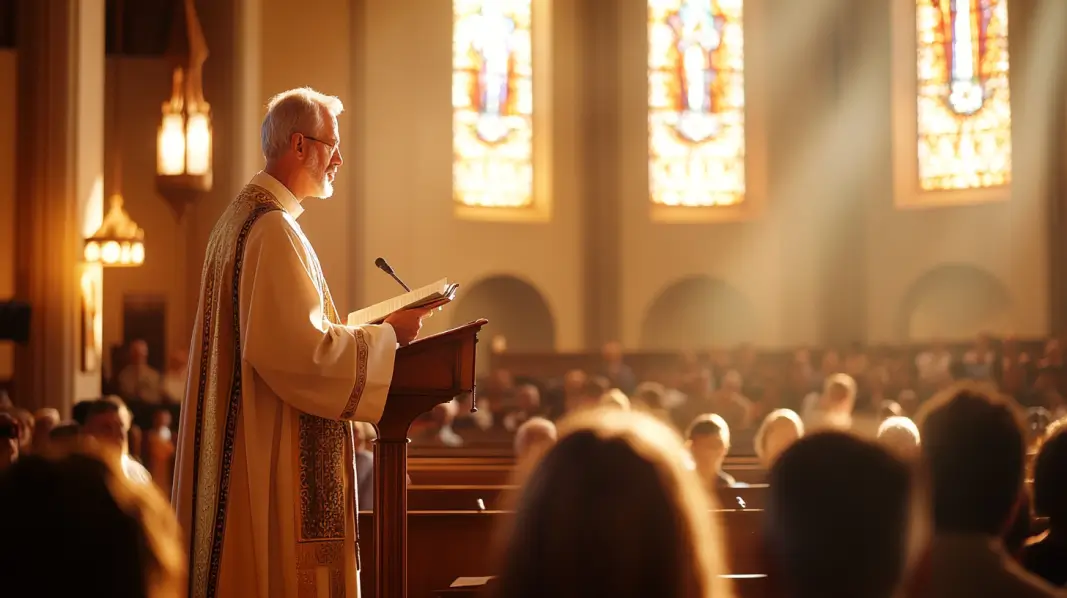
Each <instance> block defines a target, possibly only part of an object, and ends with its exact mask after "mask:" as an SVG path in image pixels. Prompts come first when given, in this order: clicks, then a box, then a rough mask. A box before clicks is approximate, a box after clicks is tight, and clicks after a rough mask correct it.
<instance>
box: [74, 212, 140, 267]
mask: <svg viewBox="0 0 1067 598" xmlns="http://www.w3.org/2000/svg"><path fill="white" fill-rule="evenodd" d="M84 257H85V261H86V262H88V263H95V264H102V265H104V266H140V265H141V264H143V263H144V231H143V230H141V228H140V227H138V226H137V223H136V222H134V221H133V219H132V218H130V215H129V214H127V213H126V210H125V209H123V207H122V195H118V194H116V195H112V196H111V208H110V209H108V211H107V214H105V215H104V222H103V224H101V225H100V228H99V229H97V231H96V232H95V233H93V236H91V237H89V238H88V239H86V240H85V251H84Z"/></svg>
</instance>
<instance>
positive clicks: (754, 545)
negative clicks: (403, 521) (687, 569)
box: [359, 510, 763, 598]
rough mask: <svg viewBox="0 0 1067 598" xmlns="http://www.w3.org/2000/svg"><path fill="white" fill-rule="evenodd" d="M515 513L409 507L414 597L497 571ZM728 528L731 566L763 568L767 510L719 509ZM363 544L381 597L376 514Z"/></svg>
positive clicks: (366, 520)
mask: <svg viewBox="0 0 1067 598" xmlns="http://www.w3.org/2000/svg"><path fill="white" fill-rule="evenodd" d="M511 516H512V513H510V512H506V511H485V512H480V513H479V512H472V511H409V512H408V520H407V521H408V524H407V531H408V543H407V548H408V553H407V562H408V572H409V574H408V596H410V597H411V598H430V597H431V596H433V595H434V592H435V591H437V590H441V589H443V588H447V587H449V585H450V584H451V583H452V580H454V579H455V578H456V577H459V576H481V575H491V574H493V573H494V572H495V571H494V570H493V565H494V563H493V562H492V560H491V559H492V557H493V555H494V549H495V548H496V547H497V546H499V543H500V540H501V536H500V534H502V533H504V532H505V529H506V528H505V527H504V526H505V525H507V522H508V520H509V518H510V517H511ZM716 516H717V517H718V519H719V522H720V528H721V529H722V535H723V537H722V539H723V544H724V546H725V553H726V557H727V558H726V568H727V571H728V572H730V573H743V574H752V573H758V572H759V570H760V569H761V560H760V556H759V537H760V528H761V525H762V517H763V512H762V511H758V510H723V511H716ZM359 526H360V528H359V547H360V560H361V564H362V569H361V571H360V576H361V578H360V585H361V588H362V592H363V595H364V596H366V597H368V598H373V597H374V596H375V587H376V586H375V576H376V572H375V570H374V566H373V565H372V563H374V562H375V560H374V559H375V554H374V517H373V516H372V515H371V514H370V513H368V512H361V513H360V514H359Z"/></svg>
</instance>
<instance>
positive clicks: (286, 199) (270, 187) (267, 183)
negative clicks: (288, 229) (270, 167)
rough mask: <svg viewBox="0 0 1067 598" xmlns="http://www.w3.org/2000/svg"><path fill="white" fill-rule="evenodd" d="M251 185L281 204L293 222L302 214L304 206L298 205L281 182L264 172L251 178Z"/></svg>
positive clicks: (297, 201) (293, 196) (290, 192)
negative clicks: (268, 193) (267, 192)
mask: <svg viewBox="0 0 1067 598" xmlns="http://www.w3.org/2000/svg"><path fill="white" fill-rule="evenodd" d="M251 183H252V184H253V185H258V186H260V187H263V188H264V189H266V190H267V191H269V192H270V194H271V195H273V196H274V198H275V199H277V200H278V203H280V204H282V207H283V208H285V211H286V212H288V214H289V215H290V216H291V217H292V218H293V220H296V219H297V218H299V217H300V215H301V214H303V213H304V206H302V205H300V201H299V200H297V198H296V196H295V195H293V192H292V191H290V190H289V188H288V187H286V186H285V185H283V184H282V183H281V181H279V180H278V179H276V178H274V177H273V176H271V175H269V174H267V173H266V172H265V171H262V170H261V171H259V172H258V173H257V174H256V176H254V177H252V181H251Z"/></svg>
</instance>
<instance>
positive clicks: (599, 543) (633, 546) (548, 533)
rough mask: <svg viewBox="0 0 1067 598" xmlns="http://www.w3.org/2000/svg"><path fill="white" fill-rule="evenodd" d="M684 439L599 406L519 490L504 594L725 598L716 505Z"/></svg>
mask: <svg viewBox="0 0 1067 598" xmlns="http://www.w3.org/2000/svg"><path fill="white" fill-rule="evenodd" d="M683 451H684V449H683V447H682V443H681V439H680V438H679V437H678V435H677V434H676V433H675V432H674V431H673V430H671V429H670V428H668V427H667V426H666V425H664V424H662V423H661V422H659V421H657V420H656V419H654V418H652V417H651V416H648V415H644V414H641V413H637V412H626V411H620V410H618V409H596V410H592V411H588V412H582V413H579V414H577V415H575V416H574V417H573V418H571V419H569V420H566V421H564V422H563V423H562V424H561V426H560V441H559V443H558V444H557V445H556V446H555V447H554V448H553V449H552V450H550V451H549V452H548V453H547V454H546V455H545V456H544V458H543V459H542V460H541V462H540V463H539V465H538V466H537V468H536V469H535V470H534V471H533V473H532V474H531V476H530V477H529V479H528V480H527V481H526V484H525V486H524V488H523V490H522V494H521V495H520V497H519V499H518V502H517V509H516V513H515V519H514V521H513V525H512V527H511V528H510V530H509V533H508V535H507V539H506V541H505V543H504V548H503V550H502V551H500V554H501V562H500V566H499V567H498V568H497V570H498V571H500V572H501V577H500V580H499V585H498V586H497V589H496V595H497V596H498V597H500V598H544V597H548V596H552V597H553V598H569V597H574V598H578V597H583V598H584V597H588V596H612V597H613V598H627V597H634V598H637V597H641V598H645V597H647V596H660V597H663V598H708V597H710V596H715V597H716V598H719V597H722V596H726V595H727V590H726V588H725V587H723V586H722V585H720V582H719V581H718V578H717V574H718V573H719V572H720V571H721V570H722V567H721V564H720V555H719V546H720V541H719V532H718V524H717V522H714V521H713V520H712V518H711V516H710V512H709V511H710V510H711V508H712V506H713V504H712V503H713V501H712V499H711V498H710V497H709V496H708V495H707V494H706V493H705V492H704V491H703V490H702V488H701V486H700V483H699V482H698V481H697V479H696V477H695V475H694V474H693V473H692V472H691V471H689V470H687V469H686V468H685V467H684V465H683V459H682V455H683Z"/></svg>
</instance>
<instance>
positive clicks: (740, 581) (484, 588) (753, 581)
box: [433, 574, 772, 598]
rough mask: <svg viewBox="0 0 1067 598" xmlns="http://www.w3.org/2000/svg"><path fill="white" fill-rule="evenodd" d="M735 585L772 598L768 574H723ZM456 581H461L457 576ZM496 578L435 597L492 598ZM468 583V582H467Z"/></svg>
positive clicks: (738, 592)
mask: <svg viewBox="0 0 1067 598" xmlns="http://www.w3.org/2000/svg"><path fill="white" fill-rule="evenodd" d="M720 577H721V578H723V579H725V580H727V581H726V583H728V584H730V585H731V586H733V595H734V596H735V598H771V597H772V594H771V588H770V583H769V582H768V579H767V576H766V575H760V574H755V575H722V576H720ZM456 581H459V578H457V580H456ZM494 582H495V578H490V579H488V580H486V583H481V584H477V585H463V586H460V587H451V586H450V587H448V588H442V589H439V590H435V591H434V593H433V595H434V597H435V598H490V597H491V596H492V594H491V591H492V588H493V586H494ZM465 583H466V582H465Z"/></svg>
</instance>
